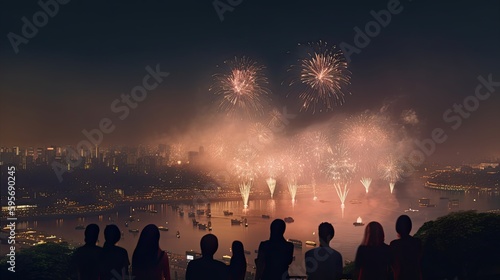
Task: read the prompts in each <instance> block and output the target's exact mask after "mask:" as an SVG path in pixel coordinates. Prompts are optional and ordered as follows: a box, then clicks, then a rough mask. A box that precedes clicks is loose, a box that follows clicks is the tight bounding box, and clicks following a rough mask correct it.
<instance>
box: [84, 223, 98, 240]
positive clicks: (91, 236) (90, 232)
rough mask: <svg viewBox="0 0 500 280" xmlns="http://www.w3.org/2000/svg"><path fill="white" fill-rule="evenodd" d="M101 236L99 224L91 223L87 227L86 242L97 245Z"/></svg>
mask: <svg viewBox="0 0 500 280" xmlns="http://www.w3.org/2000/svg"><path fill="white" fill-rule="evenodd" d="M98 238H99V226H98V225H96V224H89V225H88V226H87V227H86V228H85V244H93V245H95V244H96V242H97V239H98Z"/></svg>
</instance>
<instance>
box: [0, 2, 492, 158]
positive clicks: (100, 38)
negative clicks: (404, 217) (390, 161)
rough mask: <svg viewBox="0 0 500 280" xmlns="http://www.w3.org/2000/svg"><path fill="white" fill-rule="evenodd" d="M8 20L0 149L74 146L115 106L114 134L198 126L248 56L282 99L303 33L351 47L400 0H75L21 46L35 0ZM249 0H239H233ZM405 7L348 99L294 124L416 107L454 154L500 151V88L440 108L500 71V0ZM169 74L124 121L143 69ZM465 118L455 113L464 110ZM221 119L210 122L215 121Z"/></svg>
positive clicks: (378, 40)
mask: <svg viewBox="0 0 500 280" xmlns="http://www.w3.org/2000/svg"><path fill="white" fill-rule="evenodd" d="M3 2H4V3H2V9H1V24H0V30H1V34H2V36H3V39H2V40H0V42H1V43H0V44H1V45H0V91H1V100H0V129H1V134H0V137H1V138H0V146H5V145H7V146H11V145H35V146H37V145H63V144H71V145H75V144H76V143H77V142H78V141H79V140H81V139H82V133H81V131H82V129H87V130H89V129H93V128H96V127H97V126H98V123H99V120H100V119H102V118H103V117H109V118H111V119H112V120H113V121H114V124H116V127H117V128H116V130H115V131H114V132H113V133H112V134H110V135H108V136H107V137H106V139H105V142H104V144H107V145H111V144H115V143H119V142H124V143H126V142H128V141H131V142H137V141H148V140H150V139H153V138H155V137H157V136H158V135H164V134H172V133H177V132H184V131H187V130H188V129H189V128H192V127H193V126H196V124H197V123H199V120H200V118H204V117H205V116H206V115H209V114H210V112H211V110H212V109H211V108H212V107H213V104H212V103H213V100H214V99H213V96H212V95H211V93H210V92H208V88H209V87H210V83H211V75H212V74H214V73H216V72H217V68H216V65H219V64H221V63H222V62H223V61H224V60H226V59H230V58H232V57H234V56H242V55H246V56H249V57H251V58H252V59H254V60H256V61H258V62H259V63H262V64H264V65H266V66H267V69H266V71H267V74H268V77H269V81H270V86H269V87H270V89H271V90H272V92H273V102H274V105H275V106H279V107H281V106H283V105H287V106H289V107H290V108H292V109H291V110H293V108H294V106H296V105H297V100H296V99H294V98H291V97H290V96H288V98H287V97H286V96H287V93H288V89H287V88H286V87H284V86H281V82H282V81H283V80H285V79H286V78H287V77H286V69H287V67H288V66H289V65H290V64H293V63H294V62H295V61H296V59H297V57H296V56H294V55H293V54H294V51H296V50H297V43H307V42H316V41H319V40H323V41H327V42H329V44H336V45H340V43H341V42H346V43H348V44H351V45H354V42H353V40H354V36H355V31H354V29H353V28H354V27H356V26H357V27H360V28H361V29H364V28H365V25H366V24H367V23H368V22H370V21H372V20H373V17H372V15H371V14H370V11H371V10H374V11H379V10H382V9H387V5H388V2H391V1H385V0H383V1H378V0H377V1H374V0H371V1H332V0H330V1H264V0H262V1H261V0H252V1H251V0H242V1H241V4H239V5H237V6H235V7H234V10H233V11H231V12H225V13H224V14H223V16H224V20H223V21H221V20H220V19H219V16H218V14H217V12H216V10H215V8H214V6H213V1H200V0H198V1H185V0H180V1H166V0H165V1H76V0H73V1H70V2H69V3H67V4H65V5H60V6H59V11H58V12H57V13H56V14H55V15H54V17H51V18H49V20H48V22H47V24H46V25H45V26H43V27H40V28H38V29H39V30H38V33H37V34H36V35H35V36H34V37H33V38H30V39H28V40H29V41H28V42H27V44H20V45H19V52H18V53H17V54H16V53H15V52H14V49H13V47H12V46H11V43H10V41H9V38H8V34H9V32H13V33H15V34H17V35H22V31H21V29H22V27H23V22H22V20H21V19H22V18H23V17H27V18H28V19H29V21H30V22H32V21H33V15H34V14H35V13H36V12H38V11H40V10H41V7H40V6H39V5H38V4H37V1H3ZM220 2H222V3H227V1H226V0H220ZM232 2H233V3H238V2H239V1H234V0H233V1H232ZM400 5H401V7H402V11H401V12H400V13H399V14H396V15H392V18H391V21H390V23H389V24H388V25H387V26H386V27H383V28H382V29H381V31H380V33H379V35H378V36H375V37H374V38H371V41H370V43H369V44H368V46H366V47H365V48H363V49H362V50H361V53H360V54H353V55H352V57H351V59H352V61H351V63H350V64H349V69H350V70H351V72H352V79H351V83H352V84H351V86H349V91H350V92H351V93H352V95H351V96H348V97H347V98H346V103H345V104H344V105H343V106H342V107H338V108H336V109H335V110H334V111H333V112H328V113H325V112H323V113H320V114H315V115H312V114H311V113H307V112H303V113H300V115H299V117H298V118H297V119H296V120H295V123H294V124H292V126H305V125H308V124H310V123H314V122H317V121H320V120H326V119H328V118H330V117H332V116H334V115H335V114H343V113H345V114H351V113H357V112H361V111H364V110H367V109H370V110H378V109H379V108H380V107H382V106H384V105H387V104H390V106H391V108H392V111H393V112H400V111H401V110H405V109H413V110H415V111H416V112H417V114H418V116H419V119H420V122H421V125H420V127H419V133H420V134H419V137H420V138H421V139H423V138H427V137H429V135H430V131H431V130H432V129H433V128H436V127H442V128H443V129H444V130H445V131H446V133H447V134H448V135H449V140H448V141H447V142H446V143H445V144H443V145H442V147H440V153H439V154H441V155H443V156H457V155H458V156H462V155H469V156H472V155H475V156H477V155H478V154H479V155H481V156H488V155H494V156H500V144H499V143H500V110H499V109H498V108H500V96H499V95H500V87H496V91H495V92H494V93H493V94H492V96H491V97H489V98H488V99H487V100H486V101H480V104H479V108H478V109H477V110H476V111H474V112H472V113H471V115H470V117H469V118H468V119H465V120H464V121H463V124H462V126H461V127H460V128H459V129H457V130H456V131H454V130H452V129H451V128H450V127H451V125H452V124H453V122H445V120H443V113H444V112H445V111H446V110H448V109H452V108H453V107H452V106H453V104H454V103H460V104H461V103H462V102H463V100H464V98H466V97H467V96H469V95H472V94H474V90H475V88H476V86H477V85H478V80H477V77H478V76H479V75H482V76H483V77H487V76H488V75H490V74H491V75H492V79H493V80H494V81H500V52H499V50H500V2H499V1H498V0H480V1H431V0H413V1H408V0H406V1H401V3H400ZM157 64H160V68H161V70H162V71H165V72H169V73H170V76H169V77H167V78H166V79H165V81H164V82H163V83H161V84H160V86H159V87H158V88H157V89H156V90H154V91H152V92H150V93H149V95H148V97H147V98H146V99H145V101H143V102H141V103H139V105H138V107H137V108H136V109H134V110H132V111H131V113H130V116H129V117H128V118H126V119H125V120H124V121H120V120H117V118H116V116H117V115H116V114H114V113H112V112H111V110H110V104H111V103H112V102H113V100H115V99H117V98H119V97H120V95H121V94H122V93H129V92H130V90H131V89H132V88H133V87H134V86H136V85H139V84H140V83H141V81H142V77H143V76H144V75H145V74H146V71H145V69H144V68H145V67H146V66H147V65H150V66H152V67H153V68H154V66H155V65H157ZM453 115H455V114H453ZM206 125H210V122H206Z"/></svg>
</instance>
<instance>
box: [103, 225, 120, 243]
mask: <svg viewBox="0 0 500 280" xmlns="http://www.w3.org/2000/svg"><path fill="white" fill-rule="evenodd" d="M120 237H121V233H120V229H119V228H118V227H117V226H116V225H107V226H106V228H105V229H104V240H105V241H106V243H108V244H111V245H115V244H116V242H118V241H119V240H120Z"/></svg>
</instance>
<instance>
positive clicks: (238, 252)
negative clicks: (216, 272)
mask: <svg viewBox="0 0 500 280" xmlns="http://www.w3.org/2000/svg"><path fill="white" fill-rule="evenodd" d="M231 251H232V252H233V256H244V255H245V249H244V248H243V243H241V241H238V240H235V241H233V244H231Z"/></svg>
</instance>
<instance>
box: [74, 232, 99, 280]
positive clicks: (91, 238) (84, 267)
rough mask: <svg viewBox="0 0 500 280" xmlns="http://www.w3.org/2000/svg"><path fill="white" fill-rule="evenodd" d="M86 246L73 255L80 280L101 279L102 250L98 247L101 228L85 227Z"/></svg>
mask: <svg viewBox="0 0 500 280" xmlns="http://www.w3.org/2000/svg"><path fill="white" fill-rule="evenodd" d="M84 234H85V245H83V246H81V247H79V248H77V249H76V250H75V253H74V254H73V264H74V266H75V267H76V270H77V275H78V279H79V280H94V279H99V260H100V256H101V252H102V248H101V247H99V246H97V245H96V243H97V239H98V237H99V226H98V225H96V224H89V225H88V226H87V227H85V233H84Z"/></svg>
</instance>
